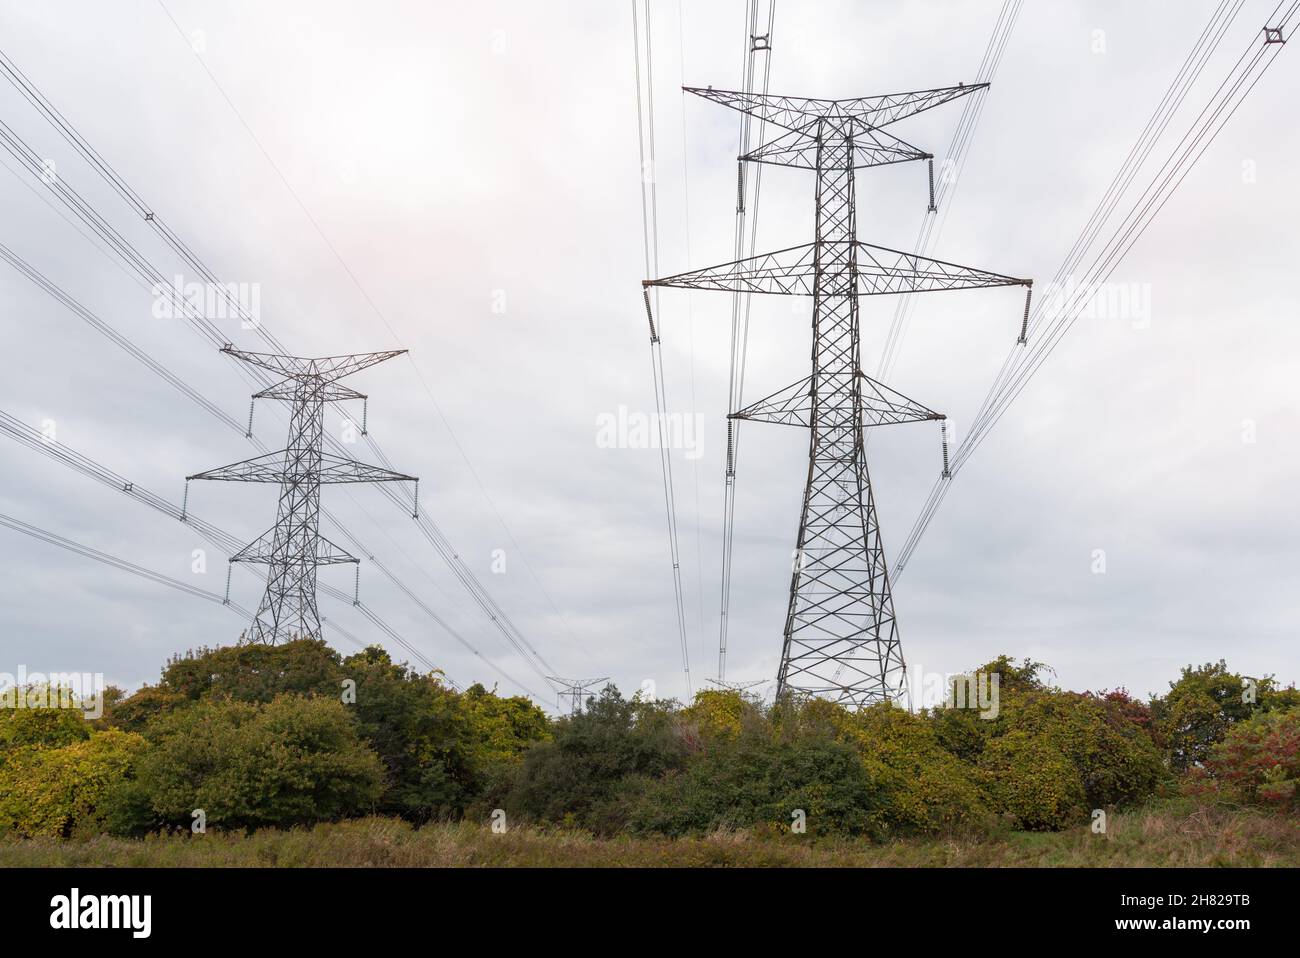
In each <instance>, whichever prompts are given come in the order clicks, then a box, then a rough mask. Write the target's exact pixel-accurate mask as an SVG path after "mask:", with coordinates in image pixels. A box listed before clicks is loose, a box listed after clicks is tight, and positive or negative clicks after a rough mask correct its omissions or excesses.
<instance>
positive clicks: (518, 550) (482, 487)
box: [158, 0, 585, 651]
mask: <svg viewBox="0 0 1300 958" xmlns="http://www.w3.org/2000/svg"><path fill="white" fill-rule="evenodd" d="M158 6H159V7H160V8H162V11H163V13H164V14H165V15H166V17H167V19H168V20H169V21H170V22H171V24H172V26H173V27H175V29H176V34H177V36H179V37H180V38H181V40H182V41H183V42H184V43H185V45H186V46H187V47H188V48H189V49H190V52H191V53H192V54H193V56H194V58H195V60H196V61H197V62H198V64H199V66H200V67H202V69H203V72H204V74H206V76H207V78H208V80H209V81H211V83H212V85H213V86H214V87H215V88H216V90H217V92H218V93H219V94H220V95H221V98H222V100H224V101H225V103H226V105H227V106H228V107H229V108H230V111H231V112H232V113H233V114H234V115H235V118H236V119H237V120H238V121H239V124H240V126H242V127H243V128H244V131H245V132H246V133H247V134H248V136H249V139H251V140H252V141H253V144H254V145H255V146H256V147H257V149H258V151H259V152H260V153H261V154H262V156H263V157H264V158H265V159H266V162H267V163H268V164H269V165H270V167H271V169H272V170H274V171H275V175H276V176H277V177H278V178H279V180H280V182H281V183H282V184H283V185H284V188H285V190H286V191H287V192H288V193H289V195H290V196H291V197H292V198H293V201H294V203H295V204H297V206H298V208H299V209H300V210H301V211H302V214H303V216H304V217H305V218H306V219H307V221H308V223H310V224H311V226H312V229H314V230H315V231H316V234H317V236H319V237H320V239H321V242H322V243H324V245H325V247H326V248H327V249H328V250H329V252H330V254H331V255H332V256H333V257H334V259H335V260H336V261H337V262H338V264H339V266H340V267H341V268H342V270H343V272H344V273H345V274H346V275H347V277H348V279H349V281H350V282H351V283H352V285H353V286H354V287H356V290H357V292H358V293H359V294H360V295H361V298H362V299H363V300H364V301H365V303H366V305H367V306H368V307H369V309H370V311H371V312H372V313H374V315H375V316H376V317H377V318H378V319H379V321H380V322H381V323H382V324H383V326H384V328H385V329H386V330H387V331H388V333H389V335H390V336H392V338H393V341H394V342H396V343H399V344H400V342H401V337H399V336H398V335H397V331H396V330H395V329H394V328H393V325H392V323H390V322H389V321H388V316H387V315H386V314H385V313H384V311H383V310H382V309H380V308H379V304H378V303H377V302H375V299H374V297H372V296H371V295H370V292H369V291H368V290H367V289H366V288H365V286H364V285H362V283H361V280H360V278H359V277H358V276H357V274H356V273H355V272H354V271H353V269H352V267H351V266H349V265H348V262H347V260H345V259H344V258H343V254H342V253H341V252H339V249H338V247H337V246H335V245H334V242H333V240H331V239H330V238H329V235H328V234H327V233H326V232H325V230H324V229H323V228H322V227H321V225H320V222H319V221H318V220H317V219H316V217H315V216H314V215H313V214H312V212H311V210H310V209H309V208H308V207H307V204H306V203H305V202H304V201H303V199H302V197H301V196H300V195H299V194H298V191H297V190H295V189H294V188H293V184H292V183H290V182H289V178H288V177H287V176H285V174H284V171H283V170H282V169H281V168H280V165H279V164H278V163H276V162H275V159H274V158H273V157H272V156H271V154H270V151H268V150H267V148H266V146H265V145H264V144H263V143H262V141H261V139H260V138H259V137H258V135H257V133H256V132H254V130H253V128H252V126H251V125H250V124H249V123H248V121H247V120H246V119H244V115H243V113H241V112H240V110H239V108H238V107H237V106H236V105H235V102H234V100H232V99H231V98H230V95H229V94H228V93H227V92H226V90H225V87H223V86H222V85H221V82H220V81H219V80H218V79H217V77H216V74H214V73H213V72H212V70H211V69H210V68H209V67H208V65H207V63H206V62H205V61H204V59H203V57H202V55H201V54H200V53H199V52H198V51H197V50H195V49H194V46H193V43H192V42H191V40H190V37H189V36H188V35H186V33H185V30H184V29H183V28H182V27H181V25H180V23H178V22H177V20H176V18H175V17H173V16H172V14H171V11H170V10H169V9H168V8H167V5H166V4H165V3H164V2H163V0H158ZM407 358H408V359H409V360H410V363H411V370H412V372H414V373H415V377H416V379H417V380H418V381H419V383H420V386H421V388H423V390H424V392H425V395H426V396H427V397H428V399H429V403H430V404H431V405H432V406H433V410H434V412H435V413H436V414H437V416H438V419H439V420H440V421H441V422H442V425H443V428H444V429H446V431H447V437H448V438H449V439H450V440H451V443H452V445H453V446H454V447H455V449H456V452H457V454H458V455H459V456H460V458H461V460H462V461H463V462H464V463H465V466H466V468H467V469H468V470H469V473H470V475H471V476H472V477H473V479H474V482H475V483H476V484H477V485H478V488H479V493H480V494H481V495H482V496H483V499H484V501H485V502H486V503H487V504H488V507H489V508H490V509H491V510H492V514H493V516H494V517H495V518H496V521H497V523H498V524H499V525H500V526H501V529H502V531H504V532H505V534H506V538H507V539H508V540H509V542H510V546H511V548H512V549H513V550H514V554H515V555H517V556H518V557H519V561H520V562H522V563H523V566H524V569H525V570H526V571H527V572H528V575H529V577H530V578H531V579H532V580H533V584H534V585H536V586H537V589H538V591H539V592H540V593H541V594H542V597H543V598H544V599H545V600H546V602H547V604H548V605H549V606H550V609H551V612H552V614H553V615H554V616H555V617H556V618H557V619H558V620H559V622H560V624H561V625H562V626H563V627H564V630H565V631H566V633H568V635H569V637H570V638H571V639H573V641H574V642H575V644H577V645H578V646H579V648H583V646H582V642H581V640H580V639H579V638H578V637H577V636H576V635H574V633H573V629H572V627H571V626H570V625H569V622H568V619H567V618H565V616H564V613H563V612H561V611H560V609H559V606H557V605H556V603H555V600H554V598H553V597H552V596H551V594H550V592H549V591H548V590H547V588H546V586H545V585H544V584H543V583H542V580H541V578H540V577H539V576H538V575H537V572H536V570H535V569H534V568H533V565H532V563H531V562H529V560H528V555H527V553H525V552H524V550H523V548H522V547H521V546H520V545H519V542H518V540H516V539H515V536H514V533H513V532H512V531H511V530H510V527H509V526H508V525H507V524H506V520H505V518H504V517H503V516H502V515H501V510H500V509H498V508H497V504H496V501H495V500H494V499H493V498H492V496H491V494H490V493H489V492H488V490H487V485H486V484H485V483H484V482H483V479H482V477H481V476H479V474H478V470H477V469H475V468H474V463H473V462H471V461H470V458H469V455H468V454H467V453H466V452H465V448H464V447H463V446H462V445H461V443H460V439H459V438H458V437H457V435H456V432H455V430H453V429H452V427H451V423H450V422H449V421H448V419H447V416H446V415H445V414H444V413H443V411H442V406H441V405H440V404H439V403H438V399H437V397H436V396H435V395H434V392H433V389H432V387H431V386H430V385H429V382H428V380H427V379H426V378H425V376H424V373H423V371H422V370H421V369H420V366H419V364H418V363H417V362H416V359H415V357H414V356H413V355H411V354H408V355H407ZM367 439H368V442H370V443H371V445H372V446H374V440H373V439H370V438H369V437H367ZM376 449H377V447H376ZM479 588H480V589H481V588H482V585H481V583H480V585H479ZM584 651H585V649H584Z"/></svg>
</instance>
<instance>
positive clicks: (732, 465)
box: [727, 419, 736, 479]
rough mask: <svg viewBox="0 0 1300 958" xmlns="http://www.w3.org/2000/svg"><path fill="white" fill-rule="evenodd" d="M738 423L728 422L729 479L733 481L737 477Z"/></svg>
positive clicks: (730, 420)
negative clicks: (736, 434)
mask: <svg viewBox="0 0 1300 958" xmlns="http://www.w3.org/2000/svg"><path fill="white" fill-rule="evenodd" d="M735 429H736V423H735V420H733V419H728V420H727V478H728V479H731V478H732V477H734V476H735V475H736V460H735V450H736V436H735Z"/></svg>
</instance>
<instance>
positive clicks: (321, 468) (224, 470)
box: [185, 449, 415, 483]
mask: <svg viewBox="0 0 1300 958" xmlns="http://www.w3.org/2000/svg"><path fill="white" fill-rule="evenodd" d="M294 460H295V457H294V455H293V453H292V452H291V451H289V450H284V449H281V450H280V451H279V452H268V453H265V454H264V455H261V456H255V457H254V458H252V459H245V460H244V461H243V462H233V463H231V464H230V465H228V466H219V467H218V468H216V469H209V470H208V471H207V472H200V473H196V474H195V475H192V476H186V477H185V481H186V482H189V481H190V480H192V479H215V480H221V481H225V482H294V481H295V480H300V479H305V478H306V477H307V476H308V475H309V474H311V475H313V476H316V477H318V478H319V481H320V482H321V483H343V482H414V481H415V477H414V476H408V475H406V474H405V473H401V472H394V471H393V470H391V469H384V468H381V467H380V466H372V465H369V464H367V463H364V462H357V461H356V460H355V459H345V458H344V457H343V456H336V455H334V454H333V453H328V452H325V453H321V454H320V459H319V462H318V463H317V464H316V465H314V466H313V467H312V468H310V469H309V468H307V467H306V466H303V467H302V468H301V469H300V468H298V467H297V465H296V464H295V461H294Z"/></svg>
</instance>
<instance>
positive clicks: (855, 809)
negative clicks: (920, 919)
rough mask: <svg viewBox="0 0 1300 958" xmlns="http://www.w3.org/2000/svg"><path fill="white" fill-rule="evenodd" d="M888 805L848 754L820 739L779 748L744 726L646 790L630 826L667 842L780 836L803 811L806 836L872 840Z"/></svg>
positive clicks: (804, 738) (762, 731)
mask: <svg viewBox="0 0 1300 958" xmlns="http://www.w3.org/2000/svg"><path fill="white" fill-rule="evenodd" d="M885 802H886V789H885V786H884V785H883V784H882V783H881V782H880V781H879V780H877V779H875V778H873V777H872V775H871V774H869V773H868V771H867V769H866V766H864V765H863V763H862V761H861V760H860V758H859V756H858V754H857V751H856V750H855V749H854V748H853V747H852V746H850V745H848V744H846V743H843V742H839V741H836V740H835V739H833V738H831V737H829V736H826V735H820V734H808V735H801V736H799V737H795V738H791V739H786V740H781V739H779V738H776V737H774V736H773V735H772V733H771V731H770V730H769V729H766V728H764V727H762V726H759V725H756V724H753V723H748V724H747V725H746V726H745V727H744V728H743V729H741V730H739V731H738V732H736V733H735V734H734V735H731V736H726V737H722V738H719V739H716V740H715V741H714V742H713V743H711V744H710V745H709V746H708V747H706V748H705V749H704V750H703V751H701V752H699V753H698V754H696V755H695V756H693V757H692V758H691V759H690V761H689V763H688V764H687V767H686V769H685V770H684V771H681V772H670V773H669V774H668V775H666V776H664V777H663V778H662V779H660V780H658V781H656V782H653V783H649V784H647V786H646V787H645V789H644V794H643V795H642V796H641V797H640V800H639V801H638V803H637V804H636V808H635V810H634V811H633V813H632V815H631V825H632V828H633V829H634V830H635V831H638V832H642V833H649V832H653V833H659V834H666V835H672V836H679V835H686V834H703V833H706V832H710V831H714V830H716V829H719V828H750V827H755V826H758V827H766V828H773V829H781V830H783V831H784V830H785V829H788V828H789V827H790V825H791V824H792V822H793V821H794V817H793V816H794V813H795V812H796V811H797V810H801V811H802V812H803V813H804V823H805V825H806V827H807V833H808V834H812V835H815V834H819V833H822V834H825V833H841V834H848V835H875V834H879V832H880V822H881V816H882V809H883V807H884V805H885Z"/></svg>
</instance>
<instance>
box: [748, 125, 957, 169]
mask: <svg viewBox="0 0 1300 958" xmlns="http://www.w3.org/2000/svg"><path fill="white" fill-rule="evenodd" d="M817 147H818V136H817V124H815V123H814V124H812V125H811V126H810V127H809V128H807V129H799V130H792V131H790V132H789V133H786V134H784V135H783V136H779V137H777V138H776V139H775V140H770V141H768V142H767V143H764V144H763V145H762V146H760V147H758V148H757V149H754V150H751V151H750V152H748V153H746V154H745V155H744V156H742V157H741V159H742V160H750V161H752V162H754V163H771V164H773V165H774V166H792V167H796V168H798V169H802V170H815V169H817ZM929 159H933V156H932V155H931V154H929V153H927V152H925V150H922V149H921V148H919V147H916V146H913V145H912V144H910V143H907V142H905V141H903V140H900V139H899V138H898V137H896V136H892V135H891V134H889V133H886V132H884V131H883V130H876V129H873V128H867V129H864V130H863V131H862V132H861V133H860V134H857V135H855V136H854V137H853V153H852V157H851V160H852V164H853V167H854V169H862V168H864V167H868V166H889V165H890V164H893V163H908V162H910V161H912V160H929Z"/></svg>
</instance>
